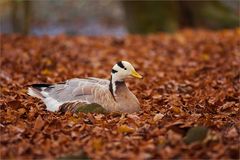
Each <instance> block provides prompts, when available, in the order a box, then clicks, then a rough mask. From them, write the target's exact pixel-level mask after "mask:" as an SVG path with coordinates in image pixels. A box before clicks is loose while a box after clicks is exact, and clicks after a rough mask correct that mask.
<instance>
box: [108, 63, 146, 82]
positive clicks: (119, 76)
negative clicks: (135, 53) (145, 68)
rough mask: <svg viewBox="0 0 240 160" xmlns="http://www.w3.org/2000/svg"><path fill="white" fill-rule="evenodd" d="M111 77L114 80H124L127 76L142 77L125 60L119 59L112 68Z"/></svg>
mask: <svg viewBox="0 0 240 160" xmlns="http://www.w3.org/2000/svg"><path fill="white" fill-rule="evenodd" d="M111 75H112V79H113V80H114V81H124V80H125V79H126V78H128V77H129V76H131V77H135V78H143V77H142V76H141V75H140V74H139V73H138V72H137V71H136V70H135V69H134V67H133V66H132V65H131V63H129V62H127V61H119V62H118V63H117V64H115V65H114V66H113V68H112V73H111Z"/></svg>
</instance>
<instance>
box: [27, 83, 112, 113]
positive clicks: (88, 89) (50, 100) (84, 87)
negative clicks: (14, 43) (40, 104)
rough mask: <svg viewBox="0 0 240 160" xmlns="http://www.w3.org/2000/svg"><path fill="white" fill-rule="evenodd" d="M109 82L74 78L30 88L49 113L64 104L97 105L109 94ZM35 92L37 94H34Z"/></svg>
mask: <svg viewBox="0 0 240 160" xmlns="http://www.w3.org/2000/svg"><path fill="white" fill-rule="evenodd" d="M109 83H110V82H109V81H108V80H104V79H98V78H88V79H78V78H74V79H71V80H68V81H66V82H64V83H59V84H53V85H48V86H46V85H44V86H43V87H41V86H39V87H36V86H35V87H34V85H33V86H32V88H30V89H32V92H35V95H41V96H40V97H41V99H42V100H43V101H44V103H45V104H46V106H47V109H48V110H50V111H57V110H59V107H60V106H61V105H63V104H65V103H74V102H79V103H82V104H91V103H98V102H99V101H100V100H99V99H101V98H102V96H103V97H105V95H106V94H107V95H108V94H109V93H110V91H109V89H108V88H109ZM36 92H38V93H37V94H36ZM30 95H31V94H30Z"/></svg>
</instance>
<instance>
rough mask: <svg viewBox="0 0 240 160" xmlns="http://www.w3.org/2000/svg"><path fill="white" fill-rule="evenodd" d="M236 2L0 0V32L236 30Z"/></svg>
mask: <svg viewBox="0 0 240 160" xmlns="http://www.w3.org/2000/svg"><path fill="white" fill-rule="evenodd" d="M239 16H240V0H214V1H206V0H204V1H203V0H202V1H182V0H181V1H119V0H32V1H25V0H0V23H1V33H16V32H17V33H22V34H32V35H46V34H48V35H56V34H62V33H64V34H68V35H76V34H80V35H94V36H95V35H113V36H123V35H125V34H127V33H137V34H147V33H155V32H162V31H164V32H174V31H177V30H179V29H183V28H208V29H222V28H236V27H239V24H240V22H239Z"/></svg>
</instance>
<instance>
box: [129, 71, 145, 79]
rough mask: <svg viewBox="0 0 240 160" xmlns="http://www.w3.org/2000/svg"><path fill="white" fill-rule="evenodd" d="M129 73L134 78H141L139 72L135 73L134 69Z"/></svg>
mask: <svg viewBox="0 0 240 160" xmlns="http://www.w3.org/2000/svg"><path fill="white" fill-rule="evenodd" d="M131 75H132V76H133V77H135V78H143V77H142V76H141V75H140V74H139V73H137V72H136V71H135V70H132V73H131Z"/></svg>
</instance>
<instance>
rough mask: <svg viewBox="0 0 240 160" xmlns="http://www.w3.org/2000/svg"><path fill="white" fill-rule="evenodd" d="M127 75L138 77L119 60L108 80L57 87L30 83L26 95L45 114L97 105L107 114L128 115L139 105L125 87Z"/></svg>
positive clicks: (78, 82) (90, 79) (76, 82)
mask: <svg viewBox="0 0 240 160" xmlns="http://www.w3.org/2000/svg"><path fill="white" fill-rule="evenodd" d="M129 76H133V77H135V78H142V76H141V75H140V74H138V73H137V72H136V70H135V69H134V68H133V66H132V65H131V64H130V63H129V62H127V61H120V62H118V63H117V64H115V65H114V66H113V68H112V72H111V78H110V80H105V79H99V78H87V79H79V78H74V79H70V80H67V81H66V82H64V83H58V84H33V85H31V87H29V88H28V94H29V95H31V96H33V97H37V98H40V99H41V100H42V101H43V102H44V103H45V104H46V106H47V110H49V111H68V110H69V111H71V112H75V111H76V110H77V107H79V106H83V105H89V104H98V105H100V106H102V107H103V108H104V109H105V110H106V111H108V112H123V113H132V112H137V111H139V110H140V106H139V101H138V99H137V98H136V96H135V95H134V94H133V93H132V92H131V91H130V90H129V89H128V87H127V86H126V84H125V79H126V78H127V77H129ZM89 107H91V105H89Z"/></svg>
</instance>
